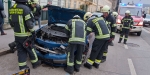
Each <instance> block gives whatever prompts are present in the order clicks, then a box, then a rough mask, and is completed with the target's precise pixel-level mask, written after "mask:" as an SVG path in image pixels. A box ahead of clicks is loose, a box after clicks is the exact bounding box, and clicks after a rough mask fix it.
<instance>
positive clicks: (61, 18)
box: [48, 5, 85, 25]
mask: <svg viewBox="0 0 150 75" xmlns="http://www.w3.org/2000/svg"><path fill="white" fill-rule="evenodd" d="M84 14H85V12H84V11H80V10H75V9H68V8H61V7H58V6H52V5H51V6H49V7H48V25H50V24H54V23H62V24H66V23H67V22H68V21H69V20H70V19H72V18H73V16H74V15H79V16H80V17H81V18H82V19H83V16H84Z"/></svg>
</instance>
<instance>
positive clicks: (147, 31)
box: [142, 28, 150, 33]
mask: <svg viewBox="0 0 150 75" xmlns="http://www.w3.org/2000/svg"><path fill="white" fill-rule="evenodd" d="M142 30H143V31H145V32H146V33H150V31H148V30H146V29H145V28H143V29H142Z"/></svg>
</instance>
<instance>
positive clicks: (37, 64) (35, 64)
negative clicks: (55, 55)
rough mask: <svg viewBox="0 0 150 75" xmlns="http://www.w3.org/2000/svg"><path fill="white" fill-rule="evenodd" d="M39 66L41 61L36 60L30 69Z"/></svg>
mask: <svg viewBox="0 0 150 75" xmlns="http://www.w3.org/2000/svg"><path fill="white" fill-rule="evenodd" d="M40 65H41V61H40V60H38V61H37V62H36V63H32V67H33V69H36V68H37V67H39V66H40Z"/></svg>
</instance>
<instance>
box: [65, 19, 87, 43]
mask: <svg viewBox="0 0 150 75" xmlns="http://www.w3.org/2000/svg"><path fill="white" fill-rule="evenodd" d="M65 29H66V30H67V34H68V36H69V43H74V44H83V45H84V44H85V39H86V30H85V29H86V23H85V22H84V21H83V20H81V19H71V20H69V21H68V23H67V25H66V26H65Z"/></svg>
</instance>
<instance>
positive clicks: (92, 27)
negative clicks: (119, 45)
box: [86, 16, 110, 40]
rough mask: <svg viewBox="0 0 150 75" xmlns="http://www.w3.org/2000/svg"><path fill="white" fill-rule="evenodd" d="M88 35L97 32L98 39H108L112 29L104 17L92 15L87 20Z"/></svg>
mask: <svg viewBox="0 0 150 75" xmlns="http://www.w3.org/2000/svg"><path fill="white" fill-rule="evenodd" d="M86 30H87V35H88V34H89V33H91V32H95V38H96V39H102V40H108V39H109V38H110V31H109V29H108V27H107V25H106V23H105V21H104V18H102V17H95V16H92V17H91V18H89V19H88V21H87V29H86Z"/></svg>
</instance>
